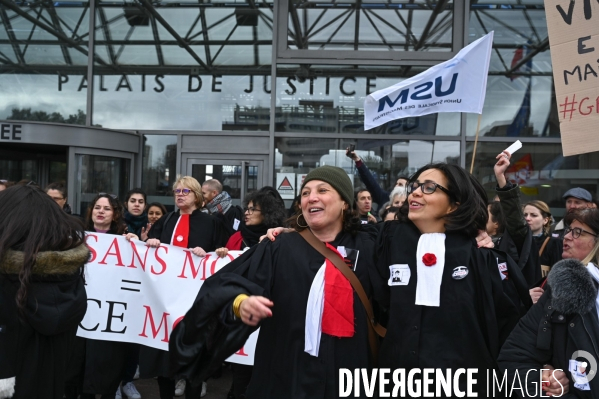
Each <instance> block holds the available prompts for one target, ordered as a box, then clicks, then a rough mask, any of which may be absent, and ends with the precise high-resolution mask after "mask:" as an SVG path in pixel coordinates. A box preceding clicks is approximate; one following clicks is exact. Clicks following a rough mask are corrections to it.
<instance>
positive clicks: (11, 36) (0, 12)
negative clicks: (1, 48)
mask: <svg viewBox="0 0 599 399" xmlns="http://www.w3.org/2000/svg"><path fill="white" fill-rule="evenodd" d="M0 18H1V19H2V24H3V25H4V29H6V34H7V36H8V40H9V42H10V43H9V44H11V45H12V49H13V51H14V52H15V57H17V62H18V63H19V64H23V65H25V56H24V54H23V53H22V52H21V48H20V47H19V45H18V44H17V37H16V36H15V32H14V31H13V29H12V25H11V23H10V19H9V18H8V14H7V13H6V9H5V8H4V6H0Z"/></svg>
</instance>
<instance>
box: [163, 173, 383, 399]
mask: <svg viewBox="0 0 599 399" xmlns="http://www.w3.org/2000/svg"><path fill="white" fill-rule="evenodd" d="M300 196H301V203H300V208H299V211H298V212H297V213H296V214H295V215H294V216H293V221H292V222H291V226H292V228H293V230H294V231H293V232H291V233H288V234H282V235H280V236H279V237H278V238H277V240H276V241H274V242H273V241H270V240H263V241H262V242H261V243H260V244H258V245H255V246H254V247H252V248H251V249H250V250H249V251H246V252H245V253H244V254H242V255H241V256H240V257H239V258H237V259H236V260H234V261H232V262H231V263H230V264H228V265H227V266H225V267H224V268H223V269H221V270H220V271H219V272H218V273H216V274H215V275H213V276H212V277H210V278H208V279H207V280H206V281H205V282H204V285H203V286H202V288H201V289H200V292H199V293H198V296H197V298H196V300H195V302H194V304H193V306H192V307H191V309H190V310H189V311H188V312H187V314H186V315H185V318H184V319H183V320H182V321H181V322H180V323H179V324H178V325H177V327H176V328H175V329H174V330H173V332H172V334H171V337H170V341H169V350H170V353H171V370H172V372H173V373H174V374H175V375H176V376H184V377H185V378H187V379H188V380H190V382H191V383H192V384H198V383H199V382H200V381H202V380H203V379H204V378H206V376H209V375H210V374H211V373H212V371H213V370H214V369H216V368H217V367H218V366H219V365H220V364H221V362H222V361H223V360H224V359H226V358H227V357H228V356H230V355H232V354H233V353H235V352H237V351H238V350H239V349H240V348H241V347H242V346H243V345H244V342H245V340H246V339H247V338H248V337H249V335H250V334H251V333H252V332H254V331H255V330H256V328H257V327H260V333H259V335H258V341H257V345H256V350H255V355H254V370H253V374H252V379H251V382H250V385H249V386H248V389H247V392H246V397H247V398H248V399H269V398H272V399H281V398H308V397H318V398H337V397H338V396H339V395H338V388H339V371H338V369H339V368H349V369H351V370H353V369H357V368H360V369H369V368H370V367H371V365H372V363H371V356H372V353H371V350H370V347H369V343H368V324H367V323H368V319H367V316H366V310H365V308H364V306H363V304H362V302H361V301H360V299H359V298H358V296H357V294H356V293H355V292H354V291H353V289H352V286H353V284H350V282H349V281H348V280H347V278H346V277H345V276H344V275H343V274H342V271H341V270H340V269H337V266H334V265H333V261H331V260H329V259H330V258H328V257H327V258H325V256H324V255H321V253H320V252H319V250H317V249H316V244H315V243H312V242H309V241H308V240H312V238H314V241H315V242H316V243H319V244H320V245H321V246H323V247H324V245H322V243H326V247H328V248H329V249H330V251H331V252H330V253H329V254H330V255H327V256H331V259H333V257H338V258H339V260H342V261H341V262H339V261H338V260H336V259H335V262H336V263H337V264H339V263H344V264H343V266H342V267H348V268H349V271H350V272H351V271H352V270H353V273H355V275H356V276H357V279H359V281H360V283H361V286H362V287H363V289H364V291H365V292H366V294H367V295H370V293H371V292H372V288H371V284H370V277H369V274H370V269H371V268H372V267H374V260H373V259H374V238H373V237H371V236H370V235H369V234H367V233H365V232H361V231H359V228H360V222H359V219H358V218H357V217H356V216H357V215H356V214H355V212H354V211H352V203H353V187H352V183H351V181H350V180H349V177H348V176H347V173H345V171H344V170H343V169H341V168H337V167H333V166H323V167H320V168H317V169H314V170H313V171H311V172H310V173H309V174H308V175H307V176H306V178H305V179H304V182H303V184H302V187H301V194H300ZM311 235H312V236H311ZM304 236H306V237H307V238H304ZM314 236H315V237H314ZM325 249H326V248H325ZM329 294H330V295H329ZM324 296H327V298H331V299H330V300H327V301H326V302H324V303H323V298H324ZM321 305H322V306H321ZM320 321H322V323H321V322H320ZM361 397H365V393H363V392H362V396H361Z"/></svg>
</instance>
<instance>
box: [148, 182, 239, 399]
mask: <svg viewBox="0 0 599 399" xmlns="http://www.w3.org/2000/svg"><path fill="white" fill-rule="evenodd" d="M173 194H174V196H175V205H177V207H178V208H179V210H178V211H175V212H171V213H168V214H166V215H165V216H163V217H162V218H160V219H159V220H158V221H157V222H156V223H155V224H154V225H153V226H152V228H151V229H150V231H149V232H148V237H149V238H148V240H147V241H146V245H148V246H150V247H155V248H156V247H159V246H160V244H161V243H163V244H171V245H174V246H178V247H181V248H190V249H191V252H192V253H193V254H194V255H196V256H204V255H206V253H207V252H212V251H214V250H216V248H220V247H223V246H224V245H225V244H226V242H227V239H228V238H229V237H228V233H227V229H226V226H225V225H224V223H223V222H221V221H220V220H219V219H217V218H216V217H214V216H211V215H208V214H206V213H203V212H202V211H201V208H202V206H203V205H204V197H203V195H202V187H201V185H200V183H199V182H198V181H197V180H196V179H195V178H193V177H191V176H183V177H179V178H178V179H177V180H176V181H175V183H174V184H173ZM168 365H169V353H168V352H165V351H162V350H159V349H154V348H150V347H148V346H143V347H142V348H141V351H140V359H139V371H140V375H141V377H142V378H152V377H156V376H157V377H158V379H157V381H158V388H159V391H160V398H161V399H170V398H172V397H173V394H174V392H175V380H173V379H172V378H170V377H169V375H170V374H169V369H168ZM206 377H208V376H206ZM199 385H200V386H196V387H194V386H192V385H191V384H187V386H186V389H185V397H186V398H189V399H196V398H200V397H201V396H204V395H205V394H206V383H205V382H202V384H199Z"/></svg>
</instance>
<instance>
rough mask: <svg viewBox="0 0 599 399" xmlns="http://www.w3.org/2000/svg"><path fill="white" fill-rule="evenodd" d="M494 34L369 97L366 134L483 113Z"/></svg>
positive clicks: (365, 121) (365, 106)
mask: <svg viewBox="0 0 599 399" xmlns="http://www.w3.org/2000/svg"><path fill="white" fill-rule="evenodd" d="M492 45H493V32H490V33H489V34H487V35H486V36H483V37H481V38H480V39H478V40H476V41H475V42H473V43H471V44H470V45H468V46H466V47H464V48H463V49H462V50H460V52H458V54H456V56H455V57H453V58H452V59H450V60H448V61H445V62H443V63H441V64H437V65H435V66H433V67H431V68H429V69H427V70H426V71H424V72H422V73H420V74H418V75H416V76H413V77H411V78H410V79H407V80H404V81H403V82H401V83H398V84H395V85H393V86H391V87H388V88H386V89H383V90H379V91H376V92H374V93H372V94H370V95H369V96H368V97H366V101H365V102H364V130H368V129H372V128H374V127H377V126H380V125H382V124H384V123H387V122H389V121H392V120H395V119H400V118H407V117H414V116H420V115H428V114H433V113H437V112H473V113H478V114H480V113H482V109H483V103H484V102H485V92H486V90H487V75H488V71H489V60H490V58H491V48H492Z"/></svg>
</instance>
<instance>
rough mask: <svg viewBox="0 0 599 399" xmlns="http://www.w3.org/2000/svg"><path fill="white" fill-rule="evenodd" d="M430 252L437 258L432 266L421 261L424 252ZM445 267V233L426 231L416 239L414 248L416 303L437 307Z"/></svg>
mask: <svg viewBox="0 0 599 399" xmlns="http://www.w3.org/2000/svg"><path fill="white" fill-rule="evenodd" d="M427 253H431V254H434V255H435V257H436V258H437V263H436V264H435V265H433V266H426V265H425V264H424V263H423V262H422V257H423V256H424V254H427ZM444 267H445V234H444V233H426V234H422V235H421V236H420V238H419V239H418V249H417V250H416V271H417V277H416V278H417V280H416V302H415V303H416V305H422V306H436V307H438V306H439V304H440V299H441V280H442V279H443V268H444Z"/></svg>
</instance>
